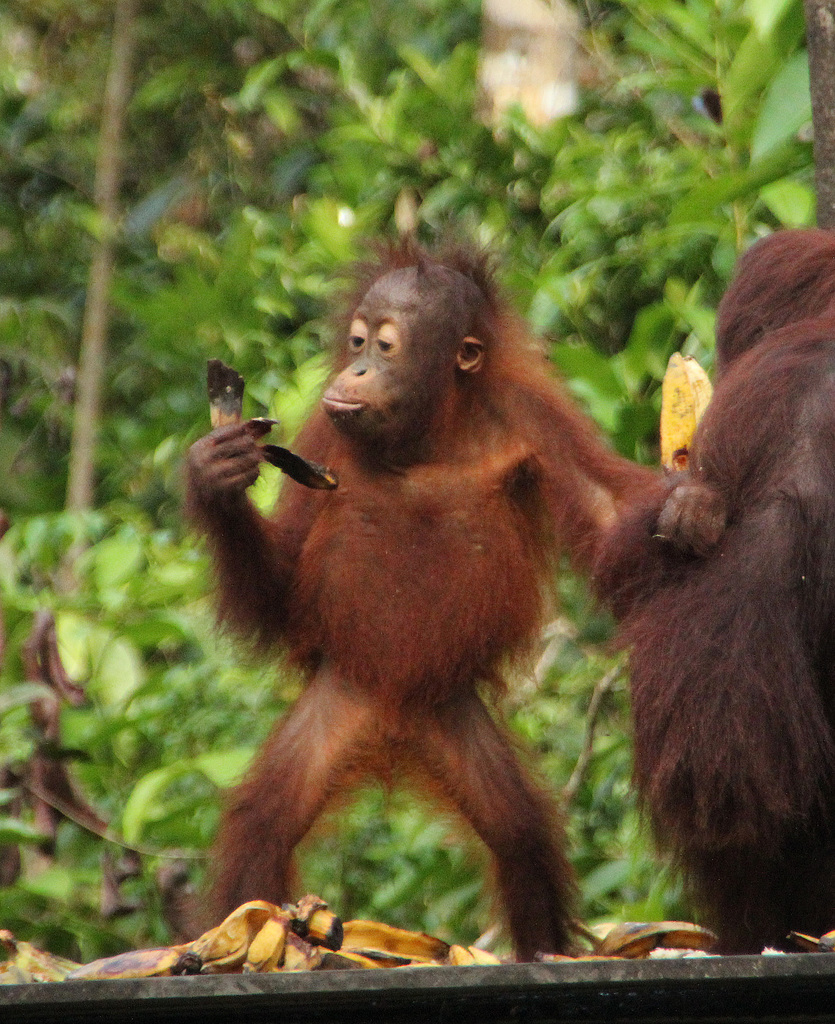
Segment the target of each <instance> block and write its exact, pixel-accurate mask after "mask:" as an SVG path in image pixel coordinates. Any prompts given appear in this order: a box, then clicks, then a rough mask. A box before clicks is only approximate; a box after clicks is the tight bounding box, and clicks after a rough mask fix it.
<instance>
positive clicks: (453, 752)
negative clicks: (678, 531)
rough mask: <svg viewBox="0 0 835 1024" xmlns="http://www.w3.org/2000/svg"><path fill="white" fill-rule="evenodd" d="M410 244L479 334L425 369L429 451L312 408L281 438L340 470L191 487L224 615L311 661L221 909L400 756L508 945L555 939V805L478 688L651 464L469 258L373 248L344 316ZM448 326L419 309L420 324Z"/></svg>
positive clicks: (251, 888)
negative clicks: (414, 454) (460, 844)
mask: <svg viewBox="0 0 835 1024" xmlns="http://www.w3.org/2000/svg"><path fill="white" fill-rule="evenodd" d="M415 265H419V266H421V267H424V268H425V270H426V274H427V279H430V278H431V276H432V275H435V277H437V278H438V279H439V280H441V279H444V280H448V279H449V272H450V270H453V271H457V272H458V273H460V274H463V275H464V278H465V279H466V286H464V285H459V286H458V287H457V290H456V291H455V293H454V294H455V301H454V303H452V304H451V308H449V309H442V310H441V311H440V314H439V316H440V317H441V319H442V320H443V319H444V318H446V319H447V320H449V321H450V322H451V323H452V322H454V323H456V324H457V323H465V324H466V325H467V326H466V330H465V333H466V334H467V335H474V336H476V337H478V338H479V339H480V341H481V342H482V343H483V345H484V349H485V363H484V366H483V368H482V370H481V371H480V372H479V373H477V374H474V375H471V376H466V377H464V376H459V377H457V378H456V382H455V384H454V386H453V387H452V388H451V389H449V391H447V392H445V390H444V388H442V387H441V386H440V385H439V383H438V382H437V381H435V380H426V381H423V382H421V383H422V387H423V390H424V391H425V402H424V405H425V416H426V418H427V424H428V425H429V426H430V427H431V430H430V431H429V433H428V435H427V436H428V437H429V438H430V442H431V444H430V446H429V453H428V454H425V455H424V457H423V458H422V460H421V461H420V462H418V463H416V464H410V465H407V466H405V467H404V468H401V469H399V470H397V471H393V470H386V469H383V468H381V466H380V465H379V463H378V462H377V461H376V460H375V459H373V458H371V457H370V455H371V454H372V453H369V452H368V451H364V450H363V449H362V447H361V446H360V444H359V443H358V442H357V440H356V439H355V438H352V437H346V436H345V435H344V434H342V433H340V432H338V431H337V430H336V429H335V428H334V426H333V425H332V423H331V421H330V420H329V418H328V417H327V416H326V415H325V413H324V412H322V411H317V412H315V413H314V414H313V416H312V417H311V419H310V420H309V422H308V424H307V425H306V427H305V428H304V430H303V431H302V434H301V436H300V437H299V439H298V441H297V444H296V446H295V447H296V450H297V451H299V452H300V454H302V455H306V456H308V457H310V458H313V459H315V460H316V461H317V462H320V463H324V464H326V465H328V466H329V467H331V468H332V469H333V470H334V471H335V472H336V474H337V476H338V478H339V487H338V489H337V490H336V491H333V492H321V491H310V490H305V489H304V488H302V487H300V486H298V485H297V484H294V483H292V482H290V481H288V482H287V483H286V484H285V487H284V490H283V493H282V496H281V499H280V501H279V503H278V506H277V508H276V511H275V512H274V514H273V515H272V516H271V517H270V518H267V519H265V518H262V517H261V516H260V515H259V514H258V513H257V512H256V511H255V509H254V508H253V507H252V505H251V504H250V503H249V502H246V501H245V500H244V501H243V502H241V503H239V504H238V505H236V506H235V507H234V509H233V510H232V511H229V508H228V506H226V505H223V504H221V503H212V502H206V501H204V500H201V499H200V495H199V493H197V491H196V489H195V488H192V495H191V500H190V511H191V515H192V517H193V518H194V519H195V521H196V522H197V523H198V525H199V526H200V527H201V528H202V529H203V530H204V531H205V532H206V534H207V535H208V539H209V542H210V545H211V548H212V551H213V553H214V556H215V562H216V567H217V570H218V577H219V583H220V614H221V618H222V620H223V621H224V622H225V623H227V624H228V625H230V626H232V627H234V628H235V629H237V630H238V631H239V632H241V633H243V634H244V635H245V636H249V637H252V638H254V639H255V640H256V642H257V643H258V644H259V645H260V646H261V648H262V649H269V648H272V647H275V646H280V647H282V648H283V649H285V650H286V651H288V652H289V654H290V657H291V659H292V661H293V662H295V664H297V665H298V666H300V667H301V668H302V669H303V670H304V672H305V673H306V675H307V677H308V679H309V680H310V682H309V684H308V688H307V690H306V691H305V693H304V694H303V695H302V697H301V699H300V700H299V702H298V703H297V705H296V706H295V708H294V709H292V710H291V712H290V714H289V716H288V717H287V718H286V719H285V721H284V722H282V723H280V724H279V725H278V726H277V728H276V729H275V730H274V732H273V734H272V736H271V737H270V739H269V740H268V741H267V744H266V745H265V747H264V748H263V750H262V751H261V753H260V755H259V757H258V760H257V761H256V763H255V765H254V766H253V768H252V769H251V771H250V773H249V775H248V777H247V779H246V780H245V781H244V783H243V784H242V785H241V786H240V787H238V789H237V790H235V792H234V793H233V797H232V802H231V803H230V806H229V808H228V810H227V812H226V814H225V816H224V820H223V823H222V827H221V831H220V836H219V840H218V846H217V849H216V854H215V857H216V860H217V862H218V865H219V870H218V878H217V882H216V892H215V895H216V899H217V903H218V908H219V909H220V910H228V909H230V908H231V907H233V906H235V905H236V904H237V903H240V902H241V901H242V900H244V899H250V898H255V897H261V898H267V899H273V900H284V899H287V898H289V897H290V895H291V886H292V877H291V855H292V851H293V848H294V847H295V845H296V844H297V843H298V841H299V840H300V839H301V837H302V836H303V835H304V834H305V833H306V832H307V830H308V829H309V828H310V826H311V824H312V823H313V821H314V820H315V818H316V817H317V816H318V815H319V813H320V812H321V810H322V809H323V807H324V806H325V805H326V804H327V803H328V802H329V801H330V800H331V798H333V797H335V796H336V795H337V794H338V793H339V792H342V791H344V790H345V789H346V788H348V787H350V786H352V785H354V784H355V783H356V782H357V781H358V780H359V779H361V778H363V777H365V776H367V775H369V774H373V775H378V776H380V775H381V776H383V777H384V778H387V777H388V776H389V775H390V774H392V773H393V772H394V771H395V770H397V772H398V774H399V773H400V771H403V772H405V773H406V774H412V775H416V776H419V777H420V778H421V779H423V780H424V783H423V784H424V785H427V786H429V788H430V789H431V790H432V792H434V793H435V794H436V795H437V796H439V797H440V798H441V799H442V800H443V801H444V802H447V803H450V804H451V805H452V806H454V807H455V808H457V809H458V811H459V812H461V813H462V814H463V815H464V817H465V818H467V819H468V820H469V821H470V823H471V824H472V825H473V827H474V828H475V830H476V832H477V833H478V835H479V836H481V838H482V839H483V840H484V842H485V843H486V845H487V846H488V848H489V849H490V851H491V853H492V854H493V857H494V861H495V864H496V874H497V879H498V883H499V889H500V892H501V895H502V898H503V902H504V906H505V909H506V911H507V914H508V917H509V921H510V927H511V934H512V937H513V940H514V945H515V948H516V951H517V955H519V956H520V957H523V958H530V957H532V956H533V954H534V952H536V950H537V949H548V950H553V949H567V948H568V947H569V946H570V944H571V941H572V913H573V905H574V881H573V876H572V873H571V870H570V867H569V864H568V862H567V860H566V858H565V855H564V853H563V845H564V840H563V837H562V825H561V822H560V818H559V815H558V814H557V812H556V810H555V808H553V807H552V806H551V801H550V800H549V799H548V798H546V796H545V795H544V792H543V791H542V789H541V788H540V787H539V785H538V784H537V783H535V782H533V781H532V780H531V779H530V778H529V777H528V774H527V773H526V772H525V771H524V770H523V769H522V767H521V765H520V763H519V760H518V758H517V756H516V754H515V752H514V748H513V745H512V743H511V741H510V740H509V738H508V736H507V735H506V733H505V731H504V729H503V728H502V727H501V726H500V725H499V724H498V723H497V722H496V721H494V719H493V718H492V717H491V715H490V714H488V712H487V710H486V709H485V706H484V704H483V703H482V702H481V699H480V698H479V696H478V690H479V688H481V687H482V686H483V685H486V686H487V687H488V688H490V689H492V691H493V692H494V693H496V692H498V691H500V690H501V687H502V683H503V678H504V673H505V670H506V669H507V667H508V663H509V662H511V661H514V660H519V659H520V658H524V657H525V656H526V655H527V654H528V653H529V651H530V649H531V645H532V644H533V643H534V641H535V640H536V639H537V636H538V634H539V630H540V628H541V626H542V625H543V623H544V621H545V617H546V614H547V612H548V608H549V606H550V597H551V595H550V587H551V582H552V572H553V568H554V561H555V559H556V557H557V555H558V554H559V553H560V552H562V551H563V550H568V551H569V552H570V553H571V554H572V556H573V557H574V560H575V563H576V564H577V565H578V566H579V567H587V566H589V564H590V563H591V560H592V558H593V557H594V551H595V547H596V544H597V540H598V537H599V535H600V533H601V531H602V529H603V528H604V526H605V525H606V524H608V523H609V522H610V521H611V518H612V517H613V515H614V514H615V510H616V508H617V507H618V506H619V504H620V503H622V501H623V500H624V499H625V498H626V497H627V496H628V495H631V494H633V493H634V492H635V490H636V489H638V488H641V487H643V486H645V485H646V484H647V483H648V482H649V481H650V480H651V479H652V475H651V474H650V473H649V472H648V471H646V470H643V469H641V468H639V467H637V466H633V465H632V464H630V463H628V462H626V460H624V459H621V458H619V457H618V456H616V455H615V454H613V453H612V452H610V451H609V449H608V448H607V447H606V446H605V445H604V444H603V443H602V442H601V440H600V437H599V434H598V432H597V430H596V429H595V428H594V427H593V426H592V424H591V423H590V422H589V421H588V420H587V419H586V418H585V417H584V416H583V415H582V414H580V413H579V412H578V411H577V410H576V409H575V408H574V407H573V406H572V405H571V403H570V402H569V400H568V399H567V398H566V397H565V395H564V394H563V392H562V390H561V389H560V388H559V387H558V385H557V384H556V383H555V382H554V380H553V379H552V377H551V374H550V372H549V369H548V364H547V361H546V359H545V358H544V355H543V353H542V351H541V348H540V347H539V346H538V345H537V344H536V343H535V342H534V341H533V340H532V339H531V338H530V336H529V334H528V333H527V331H526V330H525V328H524V327H523V325H522V323H521V321H520V320H519V319H518V318H517V317H515V316H514V315H513V314H512V313H511V312H510V311H509V309H508V308H507V307H506V306H505V305H504V303H503V302H502V301H501V299H500V297H499V295H498V292H497V289H496V287H495V285H494V284H493V281H492V277H491V274H490V271H489V266H488V263H487V261H486V260H485V259H484V258H483V257H479V256H475V255H473V254H472V253H469V252H467V251H465V250H461V249H458V250H451V251H448V252H447V253H446V254H444V255H443V256H442V257H438V258H433V257H431V256H429V255H428V254H427V253H425V252H423V251H422V250H419V249H417V248H416V247H414V246H412V245H406V246H404V247H401V248H398V249H395V250H393V251H391V252H388V253H387V254H385V255H384V258H383V261H382V262H381V263H380V262H378V263H377V264H376V265H375V266H374V267H373V269H372V270H371V272H366V273H364V274H363V276H362V280H361V284H360V285H359V286H358V288H357V290H356V293H355V299H354V301H353V302H352V303H351V305H350V306H349V307H348V315H349V316H350V309H351V308H353V306H354V305H355V304H356V301H358V300H357V298H356V296H359V297H361V296H362V295H363V294H364V292H365V291H366V290H367V288H368V287H369V285H370V284H371V283H373V282H374V281H375V280H376V279H377V278H379V277H380V276H382V275H383V274H384V273H386V272H388V271H390V270H392V269H395V268H400V267H411V266H415ZM445 275H446V276H445ZM427 326H428V325H427ZM449 330H451V328H448V327H447V326H445V324H444V323H439V324H436V323H434V322H433V324H432V331H429V330H427V331H426V334H427V336H428V337H430V338H431V337H433V336H434V335H435V334H442V333H443V332H444V331H447V333H448V332H449ZM429 344H433V342H431V341H430V342H429ZM434 344H436V345H437V344H438V342H434ZM344 362H345V360H344V357H342V356H341V355H338V356H337V357H336V359H335V367H336V369H337V370H338V369H340V368H341V367H342V366H343V365H344Z"/></svg>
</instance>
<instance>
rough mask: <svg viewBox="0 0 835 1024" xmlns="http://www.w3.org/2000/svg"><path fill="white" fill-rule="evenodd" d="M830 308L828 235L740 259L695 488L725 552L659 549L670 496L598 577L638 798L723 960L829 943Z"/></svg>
mask: <svg viewBox="0 0 835 1024" xmlns="http://www.w3.org/2000/svg"><path fill="white" fill-rule="evenodd" d="M778 267H779V276H778V273H777V268H778ZM833 299H835V236H833V235H831V234H828V233H825V232H822V231H809V232H803V231H791V232H788V231H787V232H781V233H778V234H776V235H774V236H772V237H771V238H769V239H766V240H764V241H762V242H760V243H758V245H757V246H755V247H754V248H753V249H752V250H751V251H750V252H749V253H748V254H747V255H746V256H745V257H743V258H742V260H741V261H740V266H739V270H738V274H737V277H736V278H735V280H734V282H733V283H732V285H731V287H730V288H729V290H728V292H727V294H726V295H725V297H724V298H723V300H722V303H721V305H720V310H719V318H718V319H719V332H718V355H719V365H720V367H721V370H720V374H719V377H718V381H717V386H716V390H715V392H714V396H713V400H712V402H711V404H710V406H709V407H708V410H707V412H706V414H705V416H704V419H703V420H702V423H701V424H700V426H699V428H698V431H697V434H696V437H695V439H694V443H693V446H692V451H691V467H692V468H691V471H690V474H689V480H695V481H696V482H697V483H699V484H701V485H704V486H705V487H708V488H712V489H713V490H714V491H716V492H718V493H719V494H720V495H721V496H722V498H723V500H724V503H725V506H726V508H727V512H728V525H727V528H726V531H725V534H724V537H723V538H722V540H721V541H720V543H719V546H718V548H717V549H716V550H715V551H714V552H713V553H711V554H710V555H709V556H708V557H705V558H703V559H695V558H692V557H688V556H686V555H682V554H681V553H679V552H677V551H676V550H674V549H673V548H672V547H671V546H670V545H667V544H665V543H663V542H661V541H659V540H657V539H655V538H654V537H653V532H654V523H655V521H656V519H657V516H658V512H659V509H660V507H661V505H662V504H663V503H664V501H665V500H666V498H667V496H668V495H669V494H670V493H671V491H672V489H673V488H675V487H676V486H677V483H678V479H677V478H672V479H671V480H669V481H668V482H666V484H665V483H659V484H658V487H657V490H656V494H655V495H654V496H653V497H652V498H648V499H647V500H646V501H643V502H641V503H639V504H637V505H636V506H635V507H634V508H633V509H632V511H631V512H630V514H629V515H627V516H626V517H624V519H623V520H622V521H621V522H620V523H619V524H618V526H617V527H616V528H615V529H614V530H613V531H612V533H611V535H610V536H609V538H608V539H607V542H606V544H605V545H604V546H603V547H602V549H601V554H600V558H599V561H598V565H597V570H596V582H597V587H598V590H599V591H600V593H601V594H603V595H604V596H605V597H606V598H607V599H608V600H609V602H610V604H611V605H612V607H613V608H614V610H615V612H616V614H617V615H618V616H619V617H620V618H621V619H622V631H621V639H622V641H623V643H624V644H626V645H628V646H629V648H630V650H631V678H632V702H633V717H634V729H635V755H634V756H635V780H636V783H637V786H638V790H639V793H640V795H641V797H642V799H643V801H644V802H645V804H646V806H647V808H648V810H649V812H650V815H651V818H652V822H653V825H654V827H655V829H656V832H657V834H658V836H659V838H660V839H661V841H662V842H663V843H664V844H666V845H667V846H668V847H669V848H671V849H672V851H673V853H674V855H675V857H676V859H677V860H678V862H679V864H680V865H681V867H682V868H683V871H684V875H685V878H686V880H687V882H688V883H689V886H690V888H691V890H692V892H693V895H694V897H695V900H696V903H697V906H698V908H699V909H700V910H701V912H702V913H703V915H704V916H705V918H706V920H707V921H708V922H709V923H710V924H712V925H713V926H715V927H716V928H717V929H718V931H719V935H720V941H721V949H722V950H723V951H724V952H737V953H740V952H757V951H759V950H760V949H761V948H762V947H763V946H764V945H766V944H776V945H781V944H784V943H785V940H786V936H787V934H788V932H789V931H790V930H791V929H794V930H799V931H804V932H809V933H811V934H815V935H817V934H820V933H822V932H824V931H827V930H829V929H831V928H833V927H835V876H834V875H833V872H832V868H833V851H834V850H835V847H833V834H832V833H833V826H835V818H833V809H835V785H834V783H835V734H833V710H834V709H835V705H834V704H833V697H835V688H834V687H833V684H834V683H835V660H833V654H835V641H833V636H835V631H833V626H835V621H833V620H835V590H834V589H833V587H835V582H833V581H835V315H833V314H832V313H830V312H827V310H828V309H831V308H832V303H833ZM810 313H818V314H822V315H819V316H818V317H817V318H816V319H807V315H808V314H810ZM685 482H688V480H687V479H685Z"/></svg>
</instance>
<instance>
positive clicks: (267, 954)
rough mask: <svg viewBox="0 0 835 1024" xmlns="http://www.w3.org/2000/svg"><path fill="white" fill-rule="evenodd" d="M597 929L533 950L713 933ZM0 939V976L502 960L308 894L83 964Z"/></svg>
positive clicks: (97, 976)
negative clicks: (162, 943) (340, 909)
mask: <svg viewBox="0 0 835 1024" xmlns="http://www.w3.org/2000/svg"><path fill="white" fill-rule="evenodd" d="M603 932H604V934H603V935H602V937H601V938H598V937H597V936H596V935H595V934H594V933H593V932H592V931H589V932H587V933H586V934H587V937H588V940H589V944H590V945H589V951H588V952H587V953H584V954H582V955H580V956H577V957H571V956H559V955H556V954H542V955H541V957H540V959H541V960H542V961H545V962H549V963H550V962H562V961H567V962H576V961H578V960H589V959H595V960H605V959H613V958H626V959H637V958H643V957H648V956H650V954H651V953H652V951H654V950H657V949H667V950H677V951H679V953H682V952H687V951H691V952H692V951H706V950H709V949H710V946H711V945H712V944H713V942H714V941H715V936H714V935H713V933H712V932H709V931H708V930H707V929H705V928H700V927H698V926H697V925H694V924H688V923H687V922H683V921H667V922H664V923H661V924H619V925H614V926H605V927H604V928H603ZM0 946H2V947H3V948H4V949H5V952H6V955H7V957H8V959H7V960H6V962H5V963H3V964H0V984H23V983H28V982H47V981H75V980H83V981H103V980H107V979H111V978H163V977H172V976H174V975H187V974H246V973H249V972H256V973H261V974H263V973H273V972H277V971H281V972H292V971H317V970H363V969H371V970H376V969H380V968H396V967H444V966H450V967H462V966H467V965H472V964H481V965H490V964H493V965H497V964H501V963H502V962H503V961H502V959H500V958H499V957H498V956H496V955H495V954H494V953H490V952H488V951H486V950H483V949H480V948H478V946H460V945H454V944H450V943H447V942H444V941H443V940H442V939H438V938H434V937H433V936H431V935H426V934H425V933H423V932H413V931H408V930H406V929H404V928H395V927H392V926H391V925H387V924H383V923H381V922H379V921H361V920H357V921H346V922H344V923H343V922H342V921H340V919H339V918H338V917H336V915H334V914H333V913H332V912H331V911H330V910H329V909H328V906H327V904H326V903H325V902H324V901H323V900H321V899H319V897H318V896H312V895H311V896H305V897H303V898H302V899H301V900H299V902H298V903H296V904H295V905H292V906H290V905H284V906H277V905H276V904H274V903H267V902H266V901H264V900H253V901H251V902H249V903H244V904H243V905H242V906H240V907H238V909H237V910H235V911H233V913H231V914H230V915H229V916H228V917H227V918H226V919H225V920H224V921H222V922H221V923H220V924H219V925H218V926H217V927H216V928H212V929H211V930H210V931H208V932H206V933H205V934H203V935H201V936H200V937H199V938H197V939H195V940H194V941H193V942H187V943H184V944H182V945H177V946H166V947H164V948H161V949H140V950H136V951H134V952H129V953H121V954H119V955H118V956H112V957H107V958H105V959H103V960H94V961H93V962H92V963H89V964H77V963H73V962H72V961H71V960H65V959H64V958H62V957H58V956H53V955H52V954H50V953H46V952H44V951H42V950H39V949H37V948H35V947H34V946H32V945H31V944H30V943H28V942H22V941H19V940H17V939H15V938H14V936H13V935H12V934H11V933H10V932H8V931H2V930H0Z"/></svg>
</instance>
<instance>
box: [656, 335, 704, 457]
mask: <svg viewBox="0 0 835 1024" xmlns="http://www.w3.org/2000/svg"><path fill="white" fill-rule="evenodd" d="M712 394H713V388H712V387H711V384H710V381H709V380H708V377H707V374H706V373H705V371H704V370H703V369H702V368H701V366H699V364H698V363H697V362H696V360H695V359H694V358H693V357H692V356H683V355H681V353H680V352H675V353H673V355H671V356H670V361H669V362H668V364H667V372H666V373H665V374H664V380H663V382H662V384H661V463H662V465H663V466H664V467H665V468H666V469H686V468H687V458H688V453H689V451H690V445H691V443H692V441H693V435H694V434H695V432H696V427H697V426H698V424H699V420H700V419H701V418H702V415H703V413H704V411H705V409H706V408H707V406H708V403H709V402H710V398H711V395H712Z"/></svg>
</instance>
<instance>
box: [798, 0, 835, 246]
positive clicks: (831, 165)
mask: <svg viewBox="0 0 835 1024" xmlns="http://www.w3.org/2000/svg"><path fill="white" fill-rule="evenodd" d="M803 6H804V10H805V12H806V40H807V43H808V46H809V71H810V78H811V92H812V121H813V125H814V132H815V188H816V191H817V212H818V226H819V227H822V228H835V0H804V3H803Z"/></svg>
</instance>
